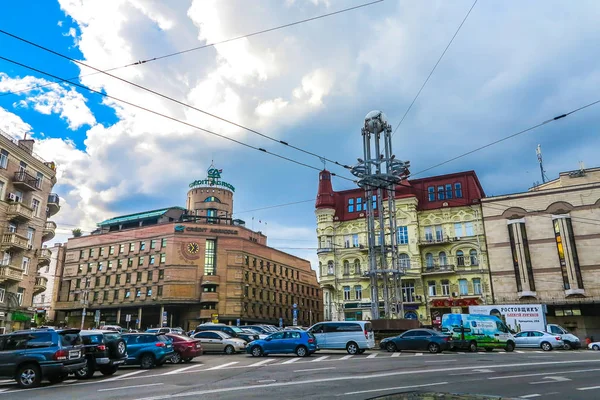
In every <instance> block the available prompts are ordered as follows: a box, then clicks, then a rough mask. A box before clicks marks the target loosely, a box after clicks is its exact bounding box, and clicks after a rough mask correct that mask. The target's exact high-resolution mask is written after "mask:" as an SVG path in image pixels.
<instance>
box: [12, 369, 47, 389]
mask: <svg viewBox="0 0 600 400" xmlns="http://www.w3.org/2000/svg"><path fill="white" fill-rule="evenodd" d="M41 381H42V373H41V372H40V369H39V367H38V366H37V365H34V364H25V365H23V366H21V367H20V368H19V369H18V370H17V384H18V385H19V387H20V388H23V389H29V388H34V387H38V386H40V382H41Z"/></svg>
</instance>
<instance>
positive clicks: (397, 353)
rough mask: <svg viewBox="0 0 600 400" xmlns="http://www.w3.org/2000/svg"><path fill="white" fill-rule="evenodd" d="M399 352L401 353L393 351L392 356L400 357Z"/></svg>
mask: <svg viewBox="0 0 600 400" xmlns="http://www.w3.org/2000/svg"><path fill="white" fill-rule="evenodd" d="M401 354H402V353H400V352H395V353H393V354H392V357H400V355H401Z"/></svg>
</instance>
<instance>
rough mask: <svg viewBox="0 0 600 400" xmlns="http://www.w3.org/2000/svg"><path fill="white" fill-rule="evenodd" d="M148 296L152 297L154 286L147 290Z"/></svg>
mask: <svg viewBox="0 0 600 400" xmlns="http://www.w3.org/2000/svg"><path fill="white" fill-rule="evenodd" d="M146 296H147V297H150V296H152V286H150V287H149V288H148V289H146Z"/></svg>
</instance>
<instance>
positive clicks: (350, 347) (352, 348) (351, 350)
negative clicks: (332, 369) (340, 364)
mask: <svg viewBox="0 0 600 400" xmlns="http://www.w3.org/2000/svg"><path fill="white" fill-rule="evenodd" d="M359 350H360V349H359V348H358V345H357V344H356V343H354V342H350V343H348V344H347V345H346V351H347V352H348V354H352V355H354V354H357V353H358V351H359Z"/></svg>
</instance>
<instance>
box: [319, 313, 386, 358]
mask: <svg viewBox="0 0 600 400" xmlns="http://www.w3.org/2000/svg"><path fill="white" fill-rule="evenodd" d="M308 332H310V333H312V334H313V335H315V337H316V338H317V345H318V346H319V350H323V349H328V350H344V349H345V350H346V351H347V352H348V354H362V353H364V352H365V350H370V349H372V348H374V347H375V335H374V334H373V326H372V325H371V322H369V321H351V322H350V321H338V322H333V321H332V322H318V323H316V324H314V325H313V326H311V327H310V328H309V329H308Z"/></svg>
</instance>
